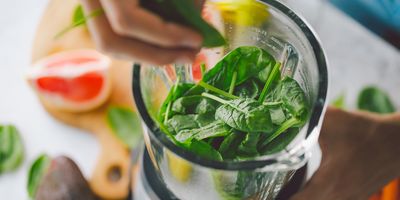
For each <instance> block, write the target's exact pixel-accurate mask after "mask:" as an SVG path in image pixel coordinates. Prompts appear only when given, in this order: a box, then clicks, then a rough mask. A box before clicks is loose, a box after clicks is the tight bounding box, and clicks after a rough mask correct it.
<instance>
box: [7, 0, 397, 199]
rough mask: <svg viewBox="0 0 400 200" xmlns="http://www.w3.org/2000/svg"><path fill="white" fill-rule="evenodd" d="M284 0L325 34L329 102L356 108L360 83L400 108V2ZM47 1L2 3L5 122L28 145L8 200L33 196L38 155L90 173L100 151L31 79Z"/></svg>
mask: <svg viewBox="0 0 400 200" xmlns="http://www.w3.org/2000/svg"><path fill="white" fill-rule="evenodd" d="M283 2H285V3H286V4H288V5H289V7H291V8H293V9H294V10H295V11H296V12H298V13H300V15H302V16H304V18H305V19H306V20H307V21H308V22H309V23H310V24H311V26H312V27H313V28H314V30H315V31H316V33H317V34H318V35H319V37H320V40H321V42H322V46H323V48H324V49H325V53H326V56H327V58H328V62H329V67H330V68H329V78H330V88H329V99H330V100H332V99H335V98H336V97H338V96H339V95H341V94H345V96H346V98H345V101H346V104H347V106H348V107H349V108H354V107H355V102H356V98H357V94H358V92H359V91H360V90H361V88H363V87H365V86H366V85H376V86H378V87H380V88H382V89H383V90H385V91H387V92H388V94H389V96H390V97H391V99H392V100H393V102H394V103H395V105H396V108H397V109H399V108H400V90H399V86H400V78H398V77H399V76H400V51H399V48H400V1H399V0H352V1H348V0H347V1H346V0H330V1H325V0H285V1H283ZM47 3H48V1H47V0H29V1H26V0H14V1H6V0H2V1H1V6H0V13H1V14H0V92H1V98H0V124H14V125H15V126H16V127H17V128H18V130H19V132H20V135H21V137H22V139H23V144H24V148H25V159H24V161H23V163H22V165H21V167H19V168H18V169H17V170H16V171H13V172H11V173H4V174H0V195H1V196H2V197H5V198H6V199H9V200H21V199H28V194H27V192H26V185H27V175H28V168H29V166H30V164H31V163H32V162H33V160H34V159H35V158H36V157H37V156H38V155H39V154H40V153H43V152H45V153H47V154H49V155H51V156H56V155H66V156H68V157H70V158H72V159H73V160H74V161H75V162H76V163H77V165H78V166H79V168H80V169H81V170H82V173H83V175H84V176H85V177H89V176H90V175H91V174H92V171H93V169H94V168H95V165H96V158H97V156H98V155H99V151H100V146H99V144H98V143H97V140H96V139H95V137H94V136H93V135H91V134H87V133H86V132H85V131H82V130H80V129H77V128H73V127H71V126H67V125H65V124H63V123H61V122H59V121H57V120H55V119H54V118H52V117H51V116H50V115H49V114H48V113H47V112H46V111H45V110H44V108H43V107H42V106H41V104H40V102H39V100H38V99H37V97H36V95H35V94H34V92H33V91H32V90H31V88H30V87H29V85H28V84H27V81H26V80H25V76H26V72H27V70H28V68H29V67H30V65H31V52H32V44H33V39H34V36H35V32H36V28H37V26H38V24H39V21H40V19H41V16H42V14H43V12H44V10H45V8H46V5H47ZM39 48H40V47H39ZM128 94H130V93H128Z"/></svg>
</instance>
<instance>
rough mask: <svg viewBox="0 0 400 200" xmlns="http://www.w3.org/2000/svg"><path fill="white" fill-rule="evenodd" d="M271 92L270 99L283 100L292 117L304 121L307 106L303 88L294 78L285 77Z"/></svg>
mask: <svg viewBox="0 0 400 200" xmlns="http://www.w3.org/2000/svg"><path fill="white" fill-rule="evenodd" d="M271 94H272V99H271V100H272V101H274V102H280V101H282V102H283V106H284V108H286V109H287V110H288V111H289V112H290V114H291V115H292V116H293V117H296V118H298V119H299V120H300V121H303V122H305V121H306V120H307V117H308V112H309V110H308V109H309V106H308V101H307V99H306V96H305V94H304V91H303V89H301V87H300V85H299V84H298V83H297V81H296V80H294V79H292V78H290V77H287V76H286V77H285V78H284V79H283V80H282V81H281V82H280V83H279V84H278V86H277V87H276V88H275V90H274V91H273V93H271Z"/></svg>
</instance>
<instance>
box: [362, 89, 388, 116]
mask: <svg viewBox="0 0 400 200" xmlns="http://www.w3.org/2000/svg"><path fill="white" fill-rule="evenodd" d="M357 106H358V109H360V110H366V111H370V112H375V113H381V114H385V113H393V112H395V111H396V109H395V107H394V106H393V103H392V102H391V101H390V98H389V96H388V94H387V93H385V92H384V91H382V90H380V89H379V88H377V87H374V86H368V87H365V88H364V89H363V90H362V91H361V92H360V94H359V95H358V102H357Z"/></svg>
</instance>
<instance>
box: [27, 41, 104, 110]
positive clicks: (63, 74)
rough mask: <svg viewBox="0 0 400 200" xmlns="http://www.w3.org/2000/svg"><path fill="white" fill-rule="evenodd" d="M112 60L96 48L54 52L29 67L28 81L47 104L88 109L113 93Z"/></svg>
mask: <svg viewBox="0 0 400 200" xmlns="http://www.w3.org/2000/svg"><path fill="white" fill-rule="evenodd" d="M110 64H111V60H110V59H109V58H108V57H107V56H104V55H102V54H100V53H99V52H97V51H95V50H86V49H84V50H71V51H64V52H61V53H56V54H52V55H50V56H48V57H45V58H43V59H41V60H39V61H37V62H36V63H34V65H33V67H32V68H31V69H30V70H29V73H28V81H29V83H30V85H31V86H32V87H33V89H34V90H35V91H36V93H37V94H38V95H39V97H40V98H41V99H42V100H43V101H45V103H46V104H48V105H51V106H53V107H55V108H57V109H62V110H67V111H76V112H80V111H88V110H91V109H94V108H96V107H98V106H100V105H101V104H103V103H104V102H105V101H106V100H107V98H108V96H109V94H110V89H111V87H110V83H111V82H110V75H109V68H110Z"/></svg>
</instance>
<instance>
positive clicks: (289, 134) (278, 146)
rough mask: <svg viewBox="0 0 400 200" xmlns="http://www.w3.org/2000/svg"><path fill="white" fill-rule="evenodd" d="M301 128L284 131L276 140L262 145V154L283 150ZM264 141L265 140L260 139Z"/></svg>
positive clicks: (260, 149)
mask: <svg viewBox="0 0 400 200" xmlns="http://www.w3.org/2000/svg"><path fill="white" fill-rule="evenodd" d="M299 131H300V128H290V129H288V130H287V131H285V132H284V133H282V134H280V135H279V136H277V137H276V138H275V139H274V140H272V141H271V142H269V143H267V144H266V145H264V146H262V145H260V148H259V151H260V152H261V153H262V154H267V155H268V154H274V153H278V152H280V151H282V150H283V149H285V148H286V146H287V145H289V143H290V142H291V141H292V140H293V139H294V138H295V137H296V135H297V134H298V133H299ZM260 141H263V140H260Z"/></svg>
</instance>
